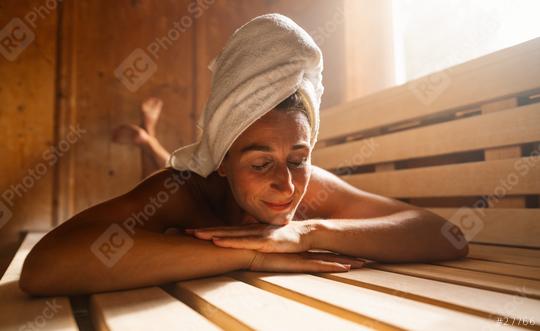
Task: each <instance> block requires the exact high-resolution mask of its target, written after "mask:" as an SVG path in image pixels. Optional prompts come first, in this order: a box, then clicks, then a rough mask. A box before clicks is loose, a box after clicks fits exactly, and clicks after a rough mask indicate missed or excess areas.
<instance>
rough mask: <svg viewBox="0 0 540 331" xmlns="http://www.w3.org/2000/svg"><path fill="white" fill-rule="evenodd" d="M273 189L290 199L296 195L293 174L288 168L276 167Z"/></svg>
mask: <svg viewBox="0 0 540 331" xmlns="http://www.w3.org/2000/svg"><path fill="white" fill-rule="evenodd" d="M272 188H274V189H276V190H278V191H279V192H281V193H283V195H285V196H287V197H290V196H291V195H292V194H293V193H294V184H293V181H292V174H291V171H290V170H289V167H287V166H282V165H279V166H276V167H274V175H273V176H272Z"/></svg>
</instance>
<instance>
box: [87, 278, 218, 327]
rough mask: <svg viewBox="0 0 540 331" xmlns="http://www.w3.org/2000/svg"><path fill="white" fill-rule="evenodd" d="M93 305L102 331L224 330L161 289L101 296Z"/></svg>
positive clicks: (92, 307) (97, 323) (95, 320)
mask: <svg viewBox="0 0 540 331" xmlns="http://www.w3.org/2000/svg"><path fill="white" fill-rule="evenodd" d="M90 302H91V304H90V307H91V309H90V311H91V314H92V319H93V321H94V325H95V327H96V328H97V329H98V330H104V331H105V330H110V331H114V330H119V331H121V330H141V331H146V330H174V329H179V328H180V327H181V329H182V330H194V331H195V330H220V328H218V327H217V326H216V325H214V324H212V323H210V322H209V321H208V320H207V319H206V318H204V317H203V316H201V315H200V314H198V313H197V312H195V311H194V310H193V309H191V308H190V307H188V306H187V305H185V304H184V303H182V302H180V301H178V300H177V299H176V298H173V297H172V296H170V295H169V294H168V293H166V292H165V291H163V290H162V289H161V288H159V287H149V288H144V289H136V290H130V291H121V292H111V293H103V294H97V295H93V296H92V297H91V301H90Z"/></svg>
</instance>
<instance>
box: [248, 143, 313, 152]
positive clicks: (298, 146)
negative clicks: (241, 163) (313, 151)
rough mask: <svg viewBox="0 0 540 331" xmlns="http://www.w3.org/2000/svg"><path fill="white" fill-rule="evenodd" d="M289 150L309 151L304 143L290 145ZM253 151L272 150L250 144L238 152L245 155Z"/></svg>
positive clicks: (265, 146) (268, 147) (264, 146)
mask: <svg viewBox="0 0 540 331" xmlns="http://www.w3.org/2000/svg"><path fill="white" fill-rule="evenodd" d="M291 149H292V150H297V149H309V146H308V145H307V144H305V143H300V144H295V145H292V148H291ZM253 151H259V152H272V151H273V149H272V147H270V146H268V145H261V144H257V143H254V144H251V145H248V146H246V147H244V148H242V149H241V150H240V154H244V153H247V152H253Z"/></svg>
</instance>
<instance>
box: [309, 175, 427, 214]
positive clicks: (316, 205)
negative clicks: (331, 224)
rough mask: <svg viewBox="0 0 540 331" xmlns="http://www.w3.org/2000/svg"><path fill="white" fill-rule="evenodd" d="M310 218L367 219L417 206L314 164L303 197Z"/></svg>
mask: <svg viewBox="0 0 540 331" xmlns="http://www.w3.org/2000/svg"><path fill="white" fill-rule="evenodd" d="M301 206H302V208H303V209H304V210H305V213H306V214H308V215H310V218H315V217H321V218H368V217H378V216H384V215H388V214H390V213H393V212H398V211H403V210H411V209H418V207H416V206H413V205H410V204H407V203H405V202H402V201H399V200H397V199H393V198H389V197H385V196H382V195H378V194H375V193H371V192H367V191H364V190H362V189H360V188H357V187H355V186H353V185H351V184H349V183H348V182H346V181H345V180H343V179H342V178H340V177H338V176H336V175H335V174H333V173H331V172H330V171H328V170H325V169H323V168H320V167H318V166H315V165H312V172H311V179H310V182H309V185H308V188H307V191H306V193H305V195H304V199H303V200H302V205H301Z"/></svg>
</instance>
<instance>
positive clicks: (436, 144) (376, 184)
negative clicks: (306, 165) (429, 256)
mask: <svg viewBox="0 0 540 331" xmlns="http://www.w3.org/2000/svg"><path fill="white" fill-rule="evenodd" d="M539 94H540V39H535V40H532V41H529V42H527V43H525V44H521V45H517V46H515V47H512V48H510V49H505V50H502V51H499V52H496V53H493V54H490V55H488V56H485V57H482V58H480V59H476V60H473V61H470V62H467V63H464V64H461V65H458V66H456V67H452V68H450V69H447V70H445V71H443V72H439V73H435V74H433V75H430V76H429V77H423V78H420V79H418V80H415V81H412V82H409V83H408V84H406V85H403V86H398V87H395V88H391V89H388V90H385V91H382V92H379V93H377V94H374V95H371V96H368V97H366V98H362V99H359V100H355V101H352V102H350V103H347V104H344V105H341V106H339V107H336V108H335V109H331V110H328V111H325V112H324V113H323V114H322V121H321V133H320V146H318V147H317V148H316V150H315V151H314V155H313V162H314V163H315V164H317V165H320V166H322V167H325V168H327V169H331V170H332V171H335V172H336V173H337V174H339V175H340V176H342V178H344V179H345V180H347V181H348V182H350V183H352V184H353V185H356V186H358V187H359V188H361V189H364V190H366V191H371V192H375V193H380V194H383V195H387V196H391V197H395V198H399V199H403V200H406V201H409V202H411V203H414V204H418V205H422V206H425V207H426V208H429V209H430V210H433V211H434V212H436V213H439V214H441V215H443V216H445V217H447V218H449V219H450V220H451V221H453V222H455V223H456V224H457V225H458V226H460V227H462V228H463V231H464V232H465V233H466V235H467V236H468V238H469V239H470V240H471V242H472V244H471V245H470V247H471V249H470V254H469V256H468V258H466V259H464V260H460V261H448V262H439V263H432V264H406V265H389V264H387V265H384V264H371V265H369V266H368V267H366V268H364V269H361V270H353V271H351V272H348V273H333V274H277V273H273V274H272V273H252V272H232V273H229V274H225V275H221V276H218V277H208V278H200V279H195V280H189V281H183V282H179V283H176V284H170V285H167V286H163V287H151V288H144V289H136V290H130V291H119V292H111V293H102V294H97V295H92V296H90V297H89V298H30V297H28V296H26V295H24V294H23V293H22V292H21V291H20V290H19V289H18V286H17V280H18V277H19V274H20V270H21V266H22V262H23V260H24V258H25V256H26V254H27V253H28V251H29V250H30V248H31V247H32V246H33V245H34V244H35V243H36V242H37V241H38V240H39V238H40V237H41V236H42V235H43V234H38V233H30V234H28V235H27V236H26V239H25V240H24V242H23V244H22V246H21V248H20V249H19V251H18V252H17V255H16V256H15V258H14V260H13V262H12V263H11V265H10V267H9V269H8V270H7V272H6V274H5V275H4V276H3V277H2V279H1V281H0V293H1V295H0V310H1V311H2V315H1V317H0V329H21V330H22V329H29V330H32V328H33V329H39V330H59V329H62V330H77V329H81V330H85V329H90V330H91V329H96V330H151V329H156V330H162V329H165V330H168V329H181V330H189V329H193V330H216V329H225V330H253V329H266V330H282V329H287V330H290V329H314V330H328V329H332V330H333V329H336V330H349V329H350V330H360V329H382V330H394V329H414V330H455V329H480V330H487V329H502V330H504V329H516V328H517V327H518V326H519V327H520V328H526V329H533V330H540V250H539V249H538V248H540V235H539V234H540V233H539V229H540V223H539V222H540V217H539V216H540V213H539V211H540V209H539V208H538V207H539V206H538V204H539V201H538V197H539V194H540V163H537V162H538V158H539V157H538V156H537V154H535V153H534V151H535V150H538V149H540V146H539V144H538V143H539V142H540V102H538V101H540V98H538V97H537V96H536V95H539ZM517 162H519V163H517ZM527 162H528V163H527ZM516 164H517V165H519V166H516ZM525 169H527V171H525ZM501 181H503V182H504V181H506V182H505V183H504V184H501ZM500 187H503V188H504V189H505V191H504V192H503V193H504V194H502V193H501V192H499V190H501V189H500ZM490 197H491V198H490ZM441 231H444V229H441ZM451 238H452V237H451V236H450V237H449V240H451ZM456 244H460V243H459V242H456ZM51 272H54V271H53V270H51ZM58 307H61V308H58Z"/></svg>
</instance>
